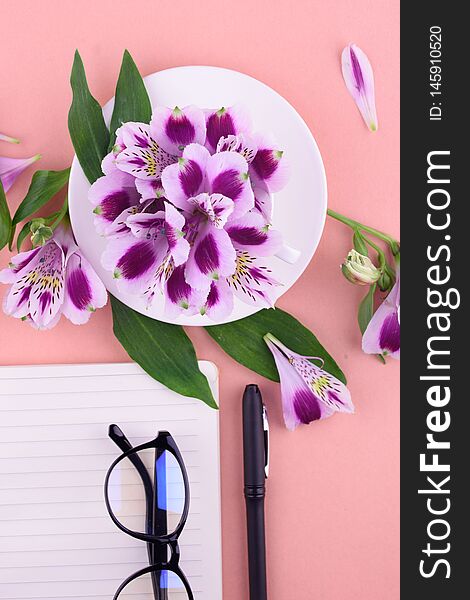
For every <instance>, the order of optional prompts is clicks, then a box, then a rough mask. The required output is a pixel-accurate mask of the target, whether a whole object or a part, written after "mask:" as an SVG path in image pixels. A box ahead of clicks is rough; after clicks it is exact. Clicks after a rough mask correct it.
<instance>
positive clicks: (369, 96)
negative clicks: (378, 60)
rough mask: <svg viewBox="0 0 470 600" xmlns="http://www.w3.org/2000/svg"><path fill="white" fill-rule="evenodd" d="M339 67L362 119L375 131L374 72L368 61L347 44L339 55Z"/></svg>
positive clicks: (357, 50)
mask: <svg viewBox="0 0 470 600" xmlns="http://www.w3.org/2000/svg"><path fill="white" fill-rule="evenodd" d="M341 66H342V70H343V77H344V81H345V83H346V87H347V88H348V90H349V93H350V94H351V96H352V97H353V98H354V101H355V102H356V104H357V107H358V108H359V111H360V113H361V115H362V118H363V119H364V121H365V123H366V125H367V127H368V128H369V129H370V130H371V131H377V128H378V121H377V111H376V108H375V86H374V72H373V71H372V66H371V64H370V62H369V59H368V58H367V56H366V54H365V53H364V52H363V51H362V50H361V49H360V48H359V47H358V46H356V45H355V44H349V46H346V48H345V49H344V50H343V53H342V55H341Z"/></svg>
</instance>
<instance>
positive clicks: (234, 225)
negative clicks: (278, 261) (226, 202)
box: [225, 212, 282, 256]
mask: <svg viewBox="0 0 470 600" xmlns="http://www.w3.org/2000/svg"><path fill="white" fill-rule="evenodd" d="M225 230H226V231H227V233H228V234H229V236H230V239H231V240H232V244H233V245H234V246H235V248H237V249H240V250H246V251H247V252H249V253H250V254H251V255H253V256H273V255H274V254H276V252H278V251H279V250H280V249H281V247H282V236H281V234H280V233H279V231H276V230H275V229H271V228H270V227H269V226H268V225H266V222H265V220H264V218H263V217H262V216H261V215H260V214H258V213H255V212H248V213H246V214H245V215H243V217H241V218H240V219H237V220H235V221H233V220H232V221H230V223H229V224H228V225H227V226H226V228H225Z"/></svg>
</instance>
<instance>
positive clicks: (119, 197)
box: [88, 170, 140, 234]
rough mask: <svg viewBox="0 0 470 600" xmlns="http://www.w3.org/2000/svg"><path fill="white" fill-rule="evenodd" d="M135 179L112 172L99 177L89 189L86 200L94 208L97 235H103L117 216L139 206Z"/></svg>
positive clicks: (124, 174)
mask: <svg viewBox="0 0 470 600" xmlns="http://www.w3.org/2000/svg"><path fill="white" fill-rule="evenodd" d="M134 182H135V179H134V178H133V177H132V176H131V175H128V174H127V173H123V172H122V171H118V170H116V171H113V172H111V173H110V174H109V175H105V176H104V177H100V178H99V179H97V180H96V181H95V183H94V184H93V185H92V186H91V187H90V190H89V192H88V198H89V200H90V202H91V204H92V205H93V206H94V210H93V213H94V215H95V227H96V230H97V232H98V233H100V234H103V233H105V230H106V227H107V226H108V225H109V224H110V223H112V222H113V221H115V219H117V217H119V215H120V214H121V213H122V212H123V211H124V210H126V209H127V208H130V207H131V206H134V205H137V204H139V201H140V195H139V193H138V192H137V190H136V189H135V185H134Z"/></svg>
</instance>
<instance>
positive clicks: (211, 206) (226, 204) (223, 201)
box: [190, 192, 234, 229]
mask: <svg viewBox="0 0 470 600" xmlns="http://www.w3.org/2000/svg"><path fill="white" fill-rule="evenodd" d="M190 202H192V203H193V204H194V206H196V208H197V210H198V211H199V212H201V213H203V214H204V215H205V216H206V217H207V218H208V219H209V221H210V222H211V223H212V225H213V226H214V227H217V228H218V229H222V228H223V227H224V226H225V224H226V223H227V219H228V218H229V216H230V215H231V214H232V212H233V206H234V204H233V200H231V199H230V198H227V196H223V195H222V194H207V193H206V192H203V193H202V194H198V195H197V196H196V197H195V198H190Z"/></svg>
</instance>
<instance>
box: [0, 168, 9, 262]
mask: <svg viewBox="0 0 470 600" xmlns="http://www.w3.org/2000/svg"><path fill="white" fill-rule="evenodd" d="M10 236H11V216H10V209H9V208H8V204H7V198H6V196H5V192H4V190H3V184H2V181H1V179H0V250H1V249H2V248H3V247H4V246H6V245H7V244H8V242H9V240H10Z"/></svg>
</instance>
